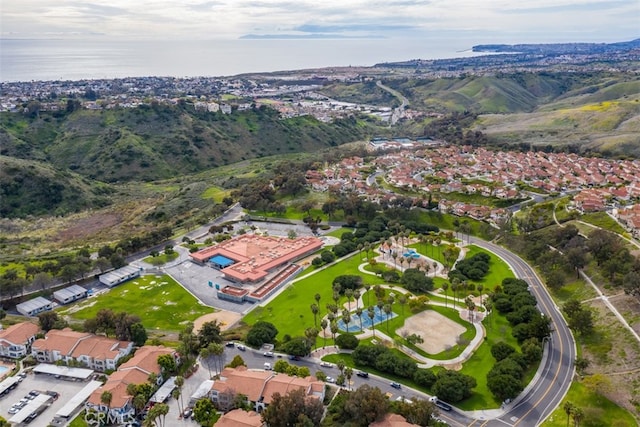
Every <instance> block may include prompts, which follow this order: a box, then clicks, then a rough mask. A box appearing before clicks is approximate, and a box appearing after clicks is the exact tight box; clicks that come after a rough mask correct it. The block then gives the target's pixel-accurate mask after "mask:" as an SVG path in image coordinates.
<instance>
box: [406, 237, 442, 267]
mask: <svg viewBox="0 0 640 427" xmlns="http://www.w3.org/2000/svg"><path fill="white" fill-rule="evenodd" d="M408 246H409V247H410V248H412V249H415V250H416V252H418V253H419V254H420V255H424V256H426V257H428V258H431V259H434V260H436V261H440V262H442V260H444V255H442V251H443V250H444V249H445V248H446V247H447V245H446V244H440V245H432V244H430V243H412V244H410V245H408ZM430 269H431V267H430Z"/></svg>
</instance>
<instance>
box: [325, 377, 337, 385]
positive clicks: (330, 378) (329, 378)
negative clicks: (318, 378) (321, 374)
mask: <svg viewBox="0 0 640 427" xmlns="http://www.w3.org/2000/svg"><path fill="white" fill-rule="evenodd" d="M325 381H326V382H328V383H331V384H335V382H336V379H335V378H333V377H327V378H326V379H325Z"/></svg>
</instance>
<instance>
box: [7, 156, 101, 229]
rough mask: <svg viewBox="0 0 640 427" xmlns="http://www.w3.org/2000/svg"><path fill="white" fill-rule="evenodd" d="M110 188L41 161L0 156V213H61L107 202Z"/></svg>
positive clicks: (97, 206) (21, 214) (23, 215)
mask: <svg viewBox="0 0 640 427" xmlns="http://www.w3.org/2000/svg"><path fill="white" fill-rule="evenodd" d="M110 193H112V189H111V188H110V187H109V186H108V185H106V184H101V183H95V182H90V181H89V180H88V179H86V178H82V177H80V176H79V175H77V174H74V173H71V172H66V171H58V170H55V169H54V168H52V167H51V166H48V165H46V164H44V163H41V162H37V161H31V160H22V159H16V158H12V157H6V156H0V200H1V201H2V203H0V217H2V218H14V217H25V216H27V215H33V216H38V215H63V214H67V213H70V212H78V211H81V210H84V209H89V208H99V207H103V206H105V205H107V204H108V203H109V198H108V195H109V194H110Z"/></svg>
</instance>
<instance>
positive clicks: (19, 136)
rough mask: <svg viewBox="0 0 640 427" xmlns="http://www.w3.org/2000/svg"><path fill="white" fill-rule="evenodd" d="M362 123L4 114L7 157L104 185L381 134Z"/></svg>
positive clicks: (135, 112)
mask: <svg viewBox="0 0 640 427" xmlns="http://www.w3.org/2000/svg"><path fill="white" fill-rule="evenodd" d="M375 128H376V126H375V124H374V123H373V121H372V122H368V121H366V120H361V119H356V118H354V117H351V118H345V119H340V120H336V121H335V122H333V123H323V122H320V121H318V120H316V119H315V118H313V117H310V116H304V117H295V118H290V119H280V117H279V115H278V114H277V112H275V111H274V110H270V109H265V108H259V109H254V110H248V111H242V112H234V113H233V114H228V115H225V114H222V113H205V112H196V111H194V109H193V107H192V106H189V105H182V106H177V107H169V106H161V105H156V106H153V107H151V106H141V107H138V108H133V109H114V110H101V111H91V110H80V111H76V112H73V113H71V114H48V113H40V115H39V117H35V118H27V117H25V116H23V115H20V114H12V113H3V114H1V115H0V146H1V147H2V151H1V152H0V154H3V155H7V156H13V157H19V158H25V159H36V160H44V159H46V160H47V161H48V162H49V163H50V164H51V165H53V166H54V167H55V168H58V169H61V170H72V171H75V172H77V173H78V174H80V175H83V176H85V177H88V178H91V179H95V180H99V181H104V182H124V181H134V180H135V181H141V180H144V181H152V180H157V179H164V178H170V177H174V176H177V175H184V174H189V173H195V172H200V171H203V170H206V169H210V168H214V167H218V166H222V165H226V164H231V163H234V162H239V161H242V160H246V159H252V158H257V157H265V156H269V155H275V154H286V153H297V152H313V151H316V150H319V149H322V148H326V147H330V146H337V145H341V144H344V143H346V142H352V141H355V140H359V139H365V138H366V137H367V136H368V135H370V134H375V133H376V131H375Z"/></svg>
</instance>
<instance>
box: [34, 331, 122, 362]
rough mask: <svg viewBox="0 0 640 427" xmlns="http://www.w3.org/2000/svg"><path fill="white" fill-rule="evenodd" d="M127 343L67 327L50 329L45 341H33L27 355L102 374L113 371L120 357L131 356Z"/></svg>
mask: <svg viewBox="0 0 640 427" xmlns="http://www.w3.org/2000/svg"><path fill="white" fill-rule="evenodd" d="M132 349H133V343H132V342H131V341H118V340H115V339H112V338H107V337H103V336H98V335H93V334H89V333H86V332H75V331H72V330H71V329H69V328H65V329H63V330H57V329H52V330H50V331H49V332H47V335H46V336H45V338H41V339H38V340H36V341H34V343H33V345H32V346H31V354H32V355H33V357H34V358H35V359H36V360H37V361H38V362H43V363H55V362H58V361H62V362H64V363H67V364H73V363H81V364H83V365H85V366H86V367H87V368H89V369H93V370H96V371H100V372H104V371H106V370H113V369H116V365H117V363H118V360H120V358H122V357H124V356H126V355H128V354H129V353H131V350H132Z"/></svg>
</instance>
